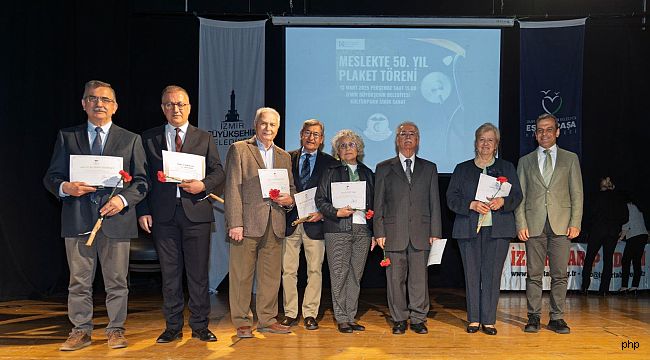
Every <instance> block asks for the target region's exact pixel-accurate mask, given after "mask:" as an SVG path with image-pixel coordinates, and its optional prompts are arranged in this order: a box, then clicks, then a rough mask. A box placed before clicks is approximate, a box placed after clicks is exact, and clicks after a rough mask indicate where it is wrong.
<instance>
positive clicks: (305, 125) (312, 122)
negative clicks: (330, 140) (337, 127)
mask: <svg viewBox="0 0 650 360" xmlns="http://www.w3.org/2000/svg"><path fill="white" fill-rule="evenodd" d="M310 126H320V132H321V134H320V136H321V138H322V139H325V125H323V123H322V122H320V121H319V120H316V119H308V120H305V122H304V123H302V129H300V140H299V142H300V143H302V132H303V131H305V129H306V128H308V127H310ZM324 145H325V141H323V142H321V143H320V146H319V147H318V150H320V151H323V146H324Z"/></svg>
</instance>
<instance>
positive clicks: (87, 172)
mask: <svg viewBox="0 0 650 360" xmlns="http://www.w3.org/2000/svg"><path fill="white" fill-rule="evenodd" d="M122 165H123V163H122V158H121V157H119V156H98V155H70V182H76V181H81V182H85V183H86V184H87V185H89V186H95V187H115V186H117V187H120V188H121V187H122V182H121V181H118V180H120V177H119V176H117V175H115V174H119V172H120V170H122ZM116 184H117V185H116Z"/></svg>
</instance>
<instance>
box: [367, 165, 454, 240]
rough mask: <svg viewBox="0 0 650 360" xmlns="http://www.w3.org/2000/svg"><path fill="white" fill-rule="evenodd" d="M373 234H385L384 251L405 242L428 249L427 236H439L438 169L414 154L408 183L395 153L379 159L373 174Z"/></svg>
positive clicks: (382, 235) (380, 235)
mask: <svg viewBox="0 0 650 360" xmlns="http://www.w3.org/2000/svg"><path fill="white" fill-rule="evenodd" d="M375 182H376V183H375V221H374V234H375V237H385V238H386V245H385V249H386V250H387V251H403V250H406V248H407V247H408V244H409V242H410V243H411V244H412V245H413V247H414V248H416V249H418V250H428V249H429V248H430V245H429V237H438V238H439V237H441V236H442V221H441V217H440V194H439V193H438V170H437V167H436V164H434V163H432V162H430V161H428V160H424V159H422V158H419V157H417V156H416V158H415V162H414V164H413V175H412V177H411V183H410V184H409V182H408V180H407V179H406V173H405V172H404V169H403V168H402V164H401V162H400V159H399V156H396V157H394V158H392V159H388V160H385V161H382V162H381V163H379V164H378V165H377V172H376V174H375Z"/></svg>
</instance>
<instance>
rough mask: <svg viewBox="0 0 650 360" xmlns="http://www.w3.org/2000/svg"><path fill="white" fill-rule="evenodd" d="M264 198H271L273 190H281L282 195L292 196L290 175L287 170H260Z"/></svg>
mask: <svg viewBox="0 0 650 360" xmlns="http://www.w3.org/2000/svg"><path fill="white" fill-rule="evenodd" d="M257 172H258V174H259V177H260V187H261V188H262V198H265V199H266V198H270V195H269V194H270V192H271V190H274V189H277V190H280V194H290V193H291V188H290V187H289V173H288V172H287V169H258V170H257Z"/></svg>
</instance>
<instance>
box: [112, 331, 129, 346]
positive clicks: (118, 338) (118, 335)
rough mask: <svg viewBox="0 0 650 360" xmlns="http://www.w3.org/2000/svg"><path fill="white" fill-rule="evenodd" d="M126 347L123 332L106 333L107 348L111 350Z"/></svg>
mask: <svg viewBox="0 0 650 360" xmlns="http://www.w3.org/2000/svg"><path fill="white" fill-rule="evenodd" d="M127 345H128V343H127V342H126V338H125V337H124V330H119V329H118V330H113V331H111V332H109V333H108V347H109V348H111V349H121V348H125V347H126V346H127Z"/></svg>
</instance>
